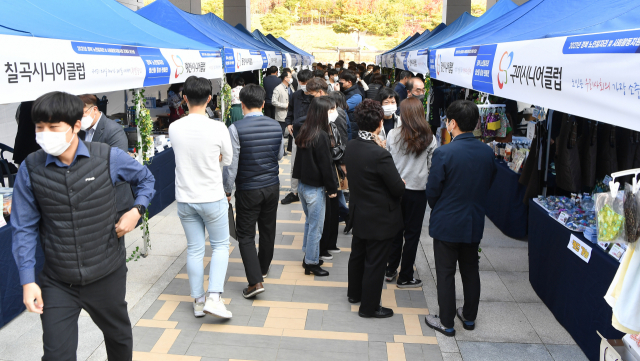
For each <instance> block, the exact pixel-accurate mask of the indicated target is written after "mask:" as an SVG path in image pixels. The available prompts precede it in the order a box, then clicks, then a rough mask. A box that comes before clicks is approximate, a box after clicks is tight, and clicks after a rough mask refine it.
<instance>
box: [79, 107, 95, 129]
mask: <svg viewBox="0 0 640 361" xmlns="http://www.w3.org/2000/svg"><path fill="white" fill-rule="evenodd" d="M92 111H93V109H92ZM89 114H91V113H89ZM80 123H81V124H80V129H82V130H87V129H89V128H90V127H91V125H93V116H91V115H87V116H83V117H82V119H80Z"/></svg>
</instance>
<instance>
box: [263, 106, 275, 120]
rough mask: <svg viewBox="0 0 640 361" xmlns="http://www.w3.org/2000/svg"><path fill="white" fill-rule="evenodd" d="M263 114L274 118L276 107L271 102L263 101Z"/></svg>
mask: <svg viewBox="0 0 640 361" xmlns="http://www.w3.org/2000/svg"><path fill="white" fill-rule="evenodd" d="M264 115H266V116H268V117H269V118H271V119H276V107H275V106H273V104H271V103H264Z"/></svg>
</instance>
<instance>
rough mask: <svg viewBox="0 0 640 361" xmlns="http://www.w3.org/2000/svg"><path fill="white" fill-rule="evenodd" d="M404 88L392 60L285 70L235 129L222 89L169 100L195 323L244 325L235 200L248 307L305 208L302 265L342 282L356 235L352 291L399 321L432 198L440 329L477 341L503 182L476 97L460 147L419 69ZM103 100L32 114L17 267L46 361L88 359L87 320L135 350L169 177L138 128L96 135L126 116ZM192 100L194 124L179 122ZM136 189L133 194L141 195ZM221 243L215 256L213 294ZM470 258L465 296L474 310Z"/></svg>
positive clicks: (246, 107)
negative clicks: (399, 303) (483, 259)
mask: <svg viewBox="0 0 640 361" xmlns="http://www.w3.org/2000/svg"><path fill="white" fill-rule="evenodd" d="M395 80H396V81H395V84H391V83H390V80H389V79H387V78H386V76H384V75H382V74H381V73H380V68H379V67H378V66H374V65H366V64H364V63H363V64H355V63H354V62H352V63H349V65H348V67H347V68H345V67H344V62H342V61H341V62H338V63H336V64H335V67H332V66H331V64H327V65H326V66H325V65H322V64H314V66H313V68H312V69H310V70H309V69H305V70H300V71H298V72H296V71H293V70H291V69H288V68H284V69H283V70H282V71H279V70H278V68H276V67H272V68H269V69H268V70H267V73H266V76H265V78H264V80H263V86H259V85H257V84H253V83H246V82H245V79H244V78H243V77H236V78H235V79H233V85H234V86H233V88H232V99H231V102H232V105H231V116H230V117H229V119H225V121H224V122H217V121H212V120H211V119H210V118H211V117H210V113H209V111H208V107H210V104H211V103H212V102H213V100H212V97H213V94H212V86H211V82H210V81H209V80H207V79H204V78H198V77H195V76H192V77H190V78H188V79H187V81H186V82H185V83H184V84H181V85H180V86H179V87H178V86H176V87H173V88H171V89H170V91H169V101H170V103H171V106H172V107H175V117H176V119H174V121H173V122H172V123H171V125H170V127H169V138H170V140H171V143H172V147H173V149H174V152H175V159H176V169H175V173H176V192H175V194H176V201H177V202H178V216H179V219H180V221H181V223H182V226H183V228H184V232H185V235H186V238H187V273H188V277H189V285H190V296H191V297H192V298H193V299H194V303H193V310H194V316H195V317H203V316H205V315H206V314H210V315H214V316H217V317H220V318H231V317H232V316H233V315H232V313H231V312H230V311H229V310H227V309H226V307H225V304H224V301H223V300H222V298H221V295H222V293H223V291H224V283H225V277H226V272H227V266H228V261H229V237H230V236H229V235H230V232H229V217H228V215H229V212H230V204H231V203H232V202H233V203H234V204H235V208H236V218H235V225H236V232H237V241H238V243H239V250H240V254H241V257H242V262H243V265H244V269H245V273H246V278H247V286H246V287H245V288H244V289H243V291H242V296H243V297H245V298H253V297H256V296H257V295H259V294H260V293H263V292H265V291H266V289H265V286H264V279H265V278H268V277H269V270H270V266H271V262H272V259H273V255H274V243H275V233H276V215H277V210H278V203H279V202H280V203H282V204H290V203H293V202H298V201H299V202H300V203H301V205H302V208H303V211H304V214H305V224H304V236H303V245H302V257H301V258H302V262H301V269H300V271H301V272H304V273H305V274H307V275H311V274H313V275H315V276H318V277H323V276H328V275H329V271H327V270H326V269H325V268H323V267H322V265H323V262H324V261H327V260H331V259H332V258H333V255H334V254H336V253H340V252H341V250H340V248H339V247H338V245H337V239H338V232H339V224H340V222H341V221H344V222H345V227H344V229H343V232H344V233H345V234H348V233H350V232H351V233H352V235H353V237H352V241H351V253H350V257H349V265H348V289H347V294H346V295H345V296H346V297H347V299H348V301H349V302H350V303H360V307H359V312H358V314H359V316H360V317H367V318H370V317H373V318H385V317H391V316H393V310H392V309H390V308H386V307H382V306H381V302H380V300H381V293H382V287H383V283H384V282H385V280H386V282H394V281H395V282H396V285H397V287H398V288H418V287H421V286H422V281H421V280H420V279H417V278H416V277H415V276H414V269H413V266H414V263H415V259H416V253H417V249H418V245H419V242H420V236H421V232H422V227H423V220H424V217H425V213H426V207H427V204H429V206H430V208H431V215H430V222H429V233H430V236H431V237H432V238H434V253H435V259H436V265H435V266H436V273H437V280H438V282H437V290H438V303H439V305H440V314H441V317H438V316H435V315H429V316H427V317H426V319H425V321H426V323H427V325H428V326H429V327H432V328H434V329H436V330H437V331H439V332H441V333H443V334H445V335H448V336H453V335H454V334H455V329H454V328H453V321H454V318H455V317H456V316H457V317H458V318H460V320H461V321H462V322H463V325H464V327H465V328H466V329H473V328H474V327H475V319H476V315H477V312H478V303H479V296H480V278H479V273H478V255H477V251H478V245H479V242H480V239H481V238H482V233H483V227H484V207H483V204H484V201H485V198H486V194H487V191H488V189H489V186H490V184H491V182H492V179H493V177H494V174H495V165H494V162H493V152H492V151H491V149H490V148H489V147H487V146H486V145H483V144H482V143H481V142H479V141H477V140H475V139H474V137H473V135H472V131H473V129H474V128H475V126H476V123H477V120H478V117H479V115H478V108H477V106H476V105H475V104H474V103H473V102H470V101H456V102H454V103H452V104H451V106H450V107H449V108H448V109H447V112H446V114H447V121H446V130H447V131H448V132H450V133H451V135H452V137H453V138H454V140H453V141H452V142H451V144H448V145H445V146H442V147H438V142H437V140H436V137H435V135H434V132H433V130H432V128H431V127H430V125H429V123H428V122H427V121H426V119H425V111H424V105H423V98H424V92H425V88H424V81H423V80H422V79H421V78H419V77H414V76H413V74H412V73H409V72H401V73H400V74H399V76H398V77H397V78H396V79H395ZM96 101H97V99H95V97H94V96H88V95H87V96H80V97H77V96H74V95H70V94H67V93H63V92H52V93H48V94H45V95H43V96H42V97H40V98H38V99H37V100H36V101H35V103H34V104H33V109H32V117H33V121H34V123H35V125H36V140H37V142H38V144H39V145H40V146H41V147H42V150H40V151H36V152H34V153H32V154H30V155H29V156H28V157H27V158H26V160H25V161H24V163H23V166H21V167H20V169H19V172H18V176H17V180H16V187H15V190H14V196H13V197H14V198H13V204H14V205H13V214H12V223H13V227H14V237H13V249H14V256H15V259H16V262H17V264H18V268H19V271H20V278H21V282H22V284H23V285H24V302H25V305H26V306H27V309H28V310H29V311H32V312H37V313H40V314H41V317H42V324H43V331H44V349H45V358H46V359H66V358H68V356H69V355H71V354H72V353H73V354H75V348H76V346H77V318H78V315H79V313H80V310H81V309H82V308H84V309H86V310H87V312H89V314H90V315H91V317H92V318H93V319H94V321H95V322H96V324H97V325H98V326H99V327H100V328H101V329H102V331H103V333H104V335H105V340H106V346H107V353H108V355H109V358H110V359H112V357H113V359H130V355H131V347H132V337H131V325H130V322H129V319H128V316H127V309H126V302H125V301H124V295H125V285H126V266H125V257H124V252H125V247H124V238H123V237H124V235H125V234H126V233H128V232H130V231H131V230H132V229H133V228H134V227H135V225H136V223H137V222H138V220H139V218H140V216H141V215H143V214H144V212H145V207H147V205H148V204H149V201H150V200H151V199H152V198H153V195H154V190H153V184H154V179H153V176H152V175H151V174H150V172H149V170H148V169H147V168H146V167H144V166H142V165H140V164H139V163H137V162H136V161H135V160H133V158H131V157H130V156H129V155H128V154H126V153H125V152H126V149H124V150H123V149H119V148H117V147H120V148H122V145H120V146H119V145H117V144H116V143H117V142H118V141H120V142H121V141H122V137H124V132H123V131H122V129H121V128H120V130H119V131H118V130H117V129H116V128H117V126H116V127H111V128H109V127H107V128H108V129H111V130H108V131H107V132H108V133H110V134H111V135H110V136H109V137H108V138H104V137H102V135H103V133H104V131H100V133H99V134H100V135H99V137H97V136H96V135H94V134H97V133H96V131H97V129H98V128H97V126H96V124H99V123H102V126H101V128H100V129H102V130H104V129H107V128H105V124H107V123H108V122H109V121H111V120H110V119H108V118H106V117H105V116H104V115H103V114H101V113H100V112H99V111H98V110H97V108H96V106H95V104H96ZM183 105H186V107H187V108H188V115H185V114H181V112H180V111H179V110H178V109H181V108H182V106H183ZM172 116H174V112H173V111H172ZM79 138H81V139H80V140H82V141H80V140H79ZM124 139H125V140H126V138H124ZM118 144H119V143H118ZM124 145H125V146H126V143H124ZM114 147H115V148H114ZM287 150H289V151H290V152H291V155H292V157H291V163H292V180H291V192H290V193H289V194H287V195H286V197H284V199H282V200H280V199H279V195H280V181H279V161H280V160H281V159H282V158H283V156H285V155H286V154H287ZM126 183H128V184H129V185H131V188H128V187H126V189H133V192H131V191H129V192H128V193H129V194H125V193H127V192H126V191H125V187H122V184H124V185H125V186H127V185H126ZM232 197H233V198H234V199H233V201H232ZM125 198H126V199H125ZM114 224H115V227H114V226H113V225H114ZM256 224H257V228H258V231H259V235H258V246H257V250H256V243H255V242H256V241H255V238H256ZM205 231H206V232H207V233H208V241H209V244H210V247H211V248H212V255H211V262H210V269H209V277H208V289H207V290H205V289H204V279H205V278H204V269H203V266H202V265H203V257H204V254H205ZM38 232H39V233H40V237H41V239H42V245H43V249H44V250H45V269H44V270H43V272H42V273H41V275H40V277H41V278H40V279H41V285H40V286H38V285H37V284H36V283H35V274H34V272H35V271H34V265H35V247H36V242H37V238H38V237H37V235H36V234H37V233H38ZM456 264H459V266H460V272H461V275H462V282H463V287H464V300H465V303H464V307H461V308H458V309H456V303H455V281H454V275H455V272H456ZM43 301H44V302H45V303H43ZM73 340H75V343H74V342H73ZM123 355H129V357H126V356H123Z"/></svg>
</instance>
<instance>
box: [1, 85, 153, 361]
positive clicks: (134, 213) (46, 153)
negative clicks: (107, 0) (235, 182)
mask: <svg viewBox="0 0 640 361" xmlns="http://www.w3.org/2000/svg"><path fill="white" fill-rule="evenodd" d="M83 106H84V104H83V103H82V101H81V100H80V99H79V98H78V97H76V96H74V95H71V94H67V93H63V92H51V93H48V94H45V95H43V96H41V97H40V98H38V99H37V100H36V101H35V102H34V104H33V109H32V119H33V122H34V123H35V127H36V141H37V142H38V144H39V145H40V146H41V147H42V150H39V151H37V152H34V153H31V154H30V155H29V156H28V157H27V159H26V160H25V161H24V162H23V164H22V166H21V167H20V170H19V171H18V176H17V179H16V186H15V188H14V192H13V213H12V215H11V216H12V217H11V218H12V219H11V221H12V224H13V255H14V258H15V260H16V263H17V266H18V270H19V272H20V282H21V284H22V285H23V300H24V304H25V306H26V307H27V310H29V311H30V312H35V313H39V314H40V319H41V321H42V330H43V337H42V339H43V343H44V356H43V357H42V360H56V361H57V360H75V359H76V349H77V346H78V316H79V315H80V311H81V310H82V309H84V310H86V311H87V312H88V313H89V315H90V316H91V318H92V319H93V321H94V322H95V324H96V325H97V326H98V327H99V328H100V329H101V330H102V332H103V334H104V339H105V345H106V348H107V355H108V357H109V360H131V359H132V352H133V338H132V334H131V322H130V321H129V315H128V313H127V303H126V302H125V293H126V275H127V267H126V266H125V245H124V242H123V238H122V237H123V236H124V235H125V234H126V233H128V232H130V231H132V230H133V229H134V228H135V226H136V224H137V222H138V220H139V219H140V216H141V215H142V214H144V212H145V209H146V207H147V205H148V204H149V201H150V200H151V198H153V195H154V193H155V191H154V189H153V186H154V178H153V175H152V174H151V172H150V171H149V170H148V169H147V168H146V167H144V166H142V165H140V164H139V163H137V162H136V161H135V160H134V159H133V158H131V157H130V156H129V155H128V154H127V153H125V152H123V151H122V150H120V149H118V148H111V147H109V146H108V145H106V144H102V143H86V142H83V141H79V140H78V132H79V131H80V127H81V121H80V119H81V118H82V109H83ZM119 182H128V183H129V184H131V185H132V186H133V187H134V188H135V194H136V199H135V202H134V204H135V205H134V207H133V208H132V209H131V210H130V211H128V212H126V213H125V214H124V215H123V216H122V217H121V218H119V219H118V217H117V214H116V213H117V212H116V187H115V184H116V183H119ZM38 232H39V233H40V239H41V243H42V249H43V251H44V258H45V264H44V269H43V270H42V272H41V273H40V274H39V278H40V282H39V283H40V286H38V285H37V284H36V283H35V281H36V277H35V249H36V244H37V240H38ZM44 301H46V304H45V303H44Z"/></svg>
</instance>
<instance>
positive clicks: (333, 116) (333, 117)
mask: <svg viewBox="0 0 640 361" xmlns="http://www.w3.org/2000/svg"><path fill="white" fill-rule="evenodd" d="M336 119H338V112H337V111H335V112H333V113H329V123H333V122H335V121H336Z"/></svg>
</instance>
